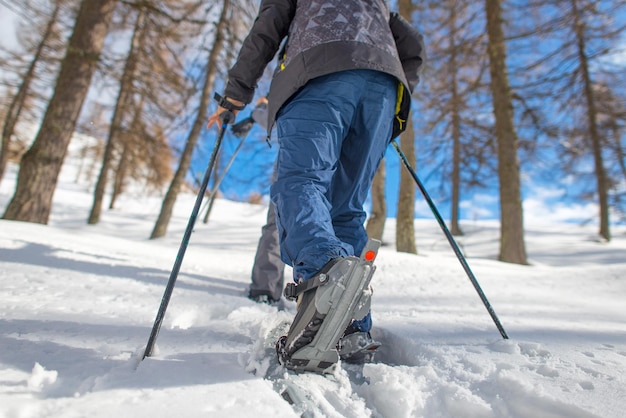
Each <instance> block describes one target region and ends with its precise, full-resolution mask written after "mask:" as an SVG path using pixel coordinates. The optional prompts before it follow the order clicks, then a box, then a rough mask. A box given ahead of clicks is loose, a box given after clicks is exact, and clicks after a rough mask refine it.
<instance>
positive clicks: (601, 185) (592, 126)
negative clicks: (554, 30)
mask: <svg viewBox="0 0 626 418" xmlns="http://www.w3.org/2000/svg"><path fill="white" fill-rule="evenodd" d="M571 4H572V12H573V14H574V28H575V31H576V41H577V47H578V59H579V61H580V70H581V74H582V77H583V83H584V91H585V101H586V102H587V117H588V120H587V124H588V128H587V129H588V130H589V138H590V139H591V145H592V150H593V161H594V164H595V171H596V183H597V187H598V203H599V206H600V230H599V234H600V236H601V237H602V238H604V239H605V240H607V241H610V240H611V231H610V227H609V192H608V184H607V183H608V181H607V176H606V171H605V168H604V160H603V158H602V138H600V134H599V132H598V122H597V115H598V110H597V108H596V103H595V97H594V94H593V82H592V80H591V74H590V73H589V62H588V58H587V54H586V52H585V49H586V47H585V34H584V28H583V23H582V19H581V16H580V11H579V10H578V4H577V2H576V0H572V2H571Z"/></svg>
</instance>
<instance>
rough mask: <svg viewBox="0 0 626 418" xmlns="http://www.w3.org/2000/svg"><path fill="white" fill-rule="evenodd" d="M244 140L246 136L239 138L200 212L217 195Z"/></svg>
mask: <svg viewBox="0 0 626 418" xmlns="http://www.w3.org/2000/svg"><path fill="white" fill-rule="evenodd" d="M246 138H247V135H246V136H244V137H243V138H241V140H240V141H239V143H238V144H237V148H235V150H234V151H233V155H231V157H230V160H228V164H226V167H224V172H223V173H222V175H221V176H220V177H219V178H218V179H217V181H216V182H215V184H213V190H211V193H209V198H208V199H207V201H206V203H205V204H204V207H203V208H202V210H201V212H202V211H203V210H205V209H206V210H208V208H207V206H208V205H209V204H210V202H211V200H213V198H214V197H215V195H216V194H217V190H218V188H219V187H220V184H222V181H224V178H225V177H226V174H227V173H228V170H229V169H230V166H232V165H233V162H234V161H235V157H237V154H238V153H239V150H240V149H241V147H242V146H243V143H244V141H245V140H246ZM207 215H208V213H207ZM207 221H208V216H207V219H205V221H204V223H207Z"/></svg>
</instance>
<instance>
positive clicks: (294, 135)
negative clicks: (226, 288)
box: [271, 70, 397, 332]
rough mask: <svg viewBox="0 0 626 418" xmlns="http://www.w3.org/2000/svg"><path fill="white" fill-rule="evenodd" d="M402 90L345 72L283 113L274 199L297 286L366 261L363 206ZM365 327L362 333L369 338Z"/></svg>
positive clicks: (368, 74) (371, 74)
mask: <svg viewBox="0 0 626 418" xmlns="http://www.w3.org/2000/svg"><path fill="white" fill-rule="evenodd" d="M396 87H397V81H396V80H395V79H394V77H392V76H390V75H388V74H385V73H382V72H378V71H372V70H349V71H341V72H337V73H333V74H329V75H326V76H322V77H319V78H317V79H314V80H312V81H310V82H309V83H308V84H307V85H306V86H305V87H304V88H303V89H301V90H300V91H299V92H298V93H297V94H296V95H295V96H294V97H293V98H292V99H291V100H290V101H289V102H288V103H287V104H286V105H285V106H284V107H283V108H282V109H281V110H280V111H279V113H278V118H277V120H276V130H277V136H278V143H279V151H278V165H277V178H276V181H275V183H274V184H273V185H272V188H271V197H272V202H273V203H274V205H275V206H276V208H277V212H278V217H277V224H278V233H279V237H280V243H281V254H282V259H283V261H284V262H285V263H288V264H290V265H292V266H293V269H294V279H295V280H296V281H297V280H298V279H300V278H302V279H305V280H306V279H308V278H310V277H312V276H313V275H315V273H317V272H318V271H319V270H320V269H321V268H322V267H323V266H324V265H325V264H326V263H327V262H328V261H330V260H331V259H334V258H339V257H348V256H353V255H357V256H358V255H360V254H361V250H362V249H363V247H364V246H365V244H366V242H367V233H366V232H365V228H364V225H363V224H364V222H365V218H366V213H365V211H364V210H363V204H364V202H365V199H366V198H367V194H368V191H369V188H370V186H371V183H372V179H373V177H374V174H375V172H376V169H377V167H378V164H379V163H380V161H381V159H382V157H383V154H384V152H385V148H386V146H387V144H388V143H389V141H390V140H391V129H392V122H393V115H394V109H395V104H396V95H397V92H396ZM367 324H370V325H369V326H371V321H370V320H369V318H367V319H366V321H365V322H364V323H363V325H364V326H359V328H360V329H361V330H362V331H364V332H367V331H369V326H367ZM364 328H365V329H364Z"/></svg>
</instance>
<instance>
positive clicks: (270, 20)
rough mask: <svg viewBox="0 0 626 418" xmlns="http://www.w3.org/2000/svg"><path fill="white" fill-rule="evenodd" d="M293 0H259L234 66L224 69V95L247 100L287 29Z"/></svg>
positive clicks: (294, 0) (294, 1) (293, 4)
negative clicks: (225, 82) (225, 73)
mask: <svg viewBox="0 0 626 418" xmlns="http://www.w3.org/2000/svg"><path fill="white" fill-rule="evenodd" d="M295 9H296V0H263V1H262V2H261V5H260V7H259V13H258V15H257V17H256V19H255V21H254V23H253V25H252V28H251V29H250V32H249V33H248V36H247V37H246V39H245V40H244V41H243V44H242V45H241V49H240V51H239V56H238V57H237V61H236V62H235V65H233V67H232V68H231V69H230V71H229V72H228V84H227V85H226V89H225V90H224V95H225V96H227V97H230V98H232V99H235V100H240V101H242V102H244V103H250V101H251V100H252V97H253V96H254V89H255V88H256V84H257V81H258V80H259V78H261V76H262V75H263V71H264V70H265V67H266V66H267V64H268V63H269V62H270V61H271V60H272V58H274V56H275V55H276V52H277V51H278V48H279V47H280V44H281V41H282V40H283V38H284V37H285V36H287V32H288V30H289V25H290V23H291V20H292V19H293V15H294V13H295Z"/></svg>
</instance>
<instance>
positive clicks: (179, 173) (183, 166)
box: [150, 0, 230, 239]
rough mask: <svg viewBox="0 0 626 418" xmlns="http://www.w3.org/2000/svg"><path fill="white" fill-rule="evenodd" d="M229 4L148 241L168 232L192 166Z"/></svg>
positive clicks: (224, 29)
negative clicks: (185, 136)
mask: <svg viewBox="0 0 626 418" xmlns="http://www.w3.org/2000/svg"><path fill="white" fill-rule="evenodd" d="M229 3H230V0H224V6H223V7H222V13H221V15H220V19H219V22H218V24H217V28H216V32H215V41H214V43H213V48H212V49H211V53H210V54H209V60H208V65H207V72H206V76H205V79H204V86H203V88H202V95H201V97H200V104H199V106H198V114H197V115H196V119H195V121H194V124H193V126H192V128H191V132H190V133H189V136H188V138H187V143H186V144H185V149H184V150H183V153H182V155H181V157H180V164H179V165H178V168H177V169H176V173H174V178H173V179H172V182H171V183H170V187H169V189H168V190H167V193H166V194H165V198H164V199H163V204H162V205H161V212H160V213H159V217H158V219H157V221H156V223H155V225H154V229H153V230H152V234H151V235H150V239H154V238H159V237H162V236H164V235H165V233H166V232H167V226H168V224H169V222H170V218H171V217H172V212H173V210H174V204H175V203H176V198H177V197H178V193H179V192H180V189H181V187H182V185H183V182H184V181H185V175H186V174H187V171H188V170H189V166H190V165H191V156H192V154H193V150H194V148H195V146H196V143H197V142H198V138H199V136H200V132H201V131H202V128H203V127H204V125H205V124H206V118H207V110H208V108H209V101H210V100H211V91H212V90H213V84H214V83H215V74H216V72H217V59H218V57H219V55H220V53H221V51H222V48H223V45H224V33H225V31H226V22H227V16H228V9H229Z"/></svg>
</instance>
